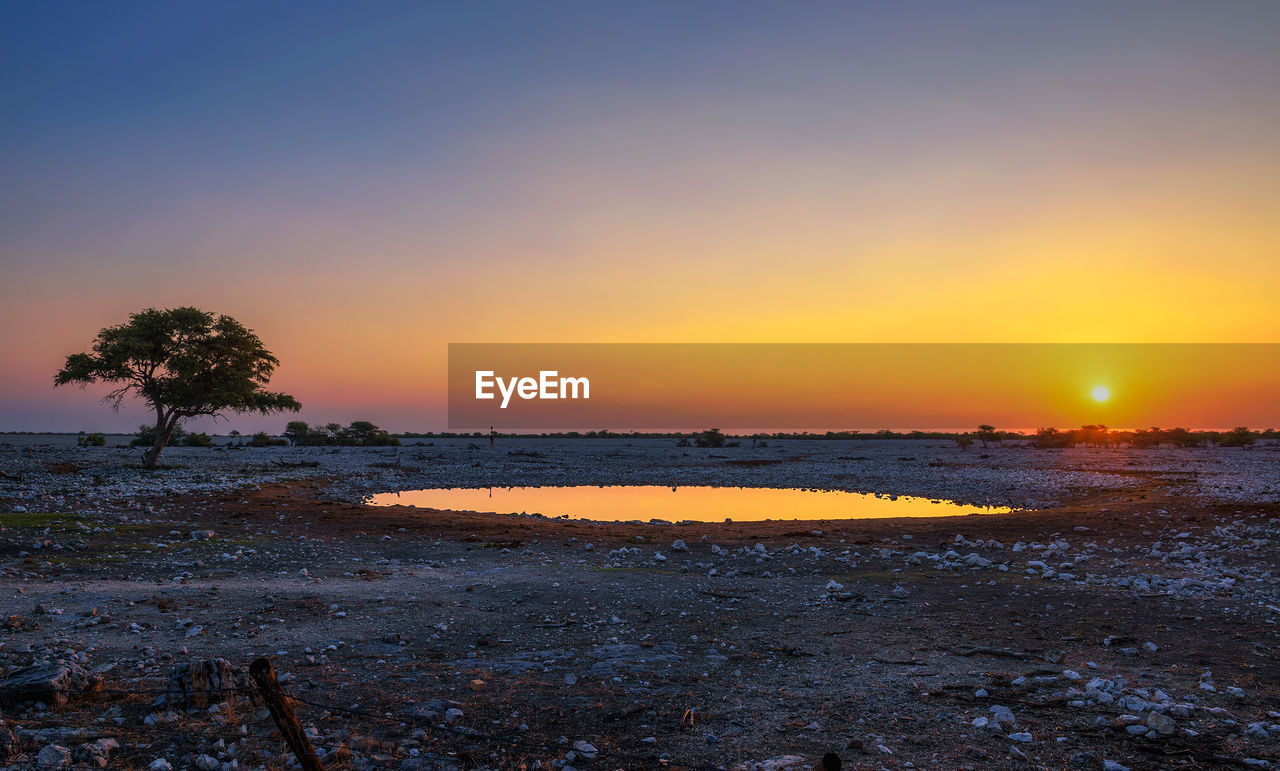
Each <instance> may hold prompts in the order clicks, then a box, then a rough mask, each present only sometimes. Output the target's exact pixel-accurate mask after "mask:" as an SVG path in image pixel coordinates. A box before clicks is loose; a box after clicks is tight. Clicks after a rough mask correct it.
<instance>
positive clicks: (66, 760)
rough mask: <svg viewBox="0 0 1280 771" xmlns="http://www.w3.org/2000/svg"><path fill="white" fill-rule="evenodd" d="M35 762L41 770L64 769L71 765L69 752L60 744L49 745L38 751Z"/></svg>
mask: <svg viewBox="0 0 1280 771" xmlns="http://www.w3.org/2000/svg"><path fill="white" fill-rule="evenodd" d="M36 761H37V762H38V763H39V764H40V767H41V768H65V767H67V766H69V765H71V750H69V749H68V748H66V747H63V746H62V745H61V744H50V745H47V746H45V748H44V749H42V750H40V754H39V755H37V756H36Z"/></svg>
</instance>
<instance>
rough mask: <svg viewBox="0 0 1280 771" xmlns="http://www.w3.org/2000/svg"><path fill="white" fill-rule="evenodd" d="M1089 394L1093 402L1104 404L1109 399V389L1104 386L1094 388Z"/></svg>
mask: <svg viewBox="0 0 1280 771" xmlns="http://www.w3.org/2000/svg"><path fill="white" fill-rule="evenodd" d="M1089 393H1090V394H1091V395H1092V396H1093V400H1094V401H1095V402H1105V401H1106V400H1107V399H1110V398H1111V389H1110V388H1107V387H1106V386H1104V385H1100V386H1094V387H1093V390H1092V391H1090V392H1089Z"/></svg>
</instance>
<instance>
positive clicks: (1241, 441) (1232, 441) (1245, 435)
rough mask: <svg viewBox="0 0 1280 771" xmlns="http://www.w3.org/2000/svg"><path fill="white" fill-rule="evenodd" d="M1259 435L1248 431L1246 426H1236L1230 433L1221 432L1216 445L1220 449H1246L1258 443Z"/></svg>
mask: <svg viewBox="0 0 1280 771" xmlns="http://www.w3.org/2000/svg"><path fill="white" fill-rule="evenodd" d="M1259 436H1260V434H1259V433H1258V432H1257V431H1250V430H1249V428H1248V426H1237V427H1236V428H1233V429H1231V430H1230V431H1224V432H1222V434H1221V436H1219V437H1218V445H1219V446H1220V447H1244V448H1245V449H1248V448H1249V447H1252V446H1253V445H1254V443H1255V442H1257V441H1258V437H1259Z"/></svg>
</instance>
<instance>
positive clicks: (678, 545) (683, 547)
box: [671, 538, 689, 551]
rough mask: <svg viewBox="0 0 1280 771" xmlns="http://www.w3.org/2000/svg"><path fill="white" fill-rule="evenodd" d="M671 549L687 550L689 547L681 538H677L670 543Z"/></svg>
mask: <svg viewBox="0 0 1280 771" xmlns="http://www.w3.org/2000/svg"><path fill="white" fill-rule="evenodd" d="M671 551H689V547H688V546H687V545H686V544H685V542H684V541H683V540H681V539H679V538H677V539H676V540H675V541H674V542H672V544H671Z"/></svg>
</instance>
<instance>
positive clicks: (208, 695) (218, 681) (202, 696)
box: [165, 659, 246, 709]
mask: <svg viewBox="0 0 1280 771" xmlns="http://www.w3.org/2000/svg"><path fill="white" fill-rule="evenodd" d="M245 683H246V681H245V676H244V673H242V672H238V671H236V670H235V669H233V668H232V666H231V664H230V662H228V661H227V660H226V659H204V660H197V661H191V662H189V663H186V664H179V665H177V666H175V667H173V668H172V669H170V670H169V685H168V688H167V689H166V691H165V706H167V707H169V708H170V709H189V708H192V707H194V708H197V709H207V708H208V707H209V705H211V704H220V703H222V702H225V701H230V700H231V699H234V698H235V695H236V693H237V691H238V690H240V689H242V688H244V687H245Z"/></svg>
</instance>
